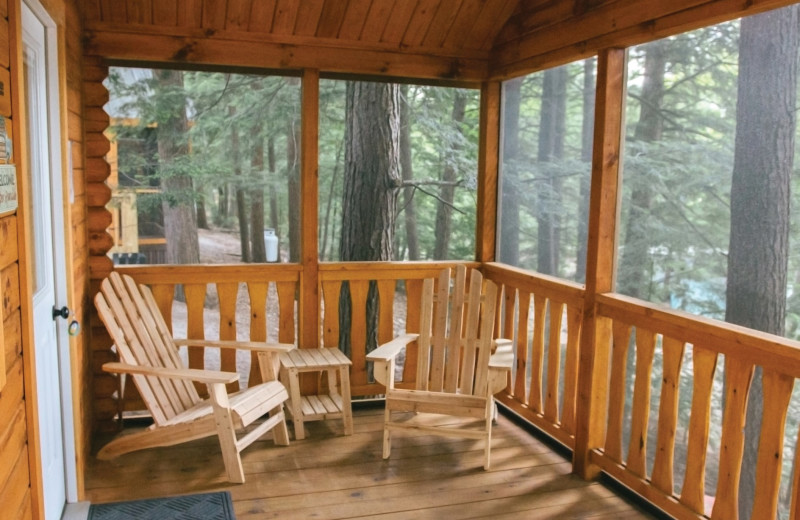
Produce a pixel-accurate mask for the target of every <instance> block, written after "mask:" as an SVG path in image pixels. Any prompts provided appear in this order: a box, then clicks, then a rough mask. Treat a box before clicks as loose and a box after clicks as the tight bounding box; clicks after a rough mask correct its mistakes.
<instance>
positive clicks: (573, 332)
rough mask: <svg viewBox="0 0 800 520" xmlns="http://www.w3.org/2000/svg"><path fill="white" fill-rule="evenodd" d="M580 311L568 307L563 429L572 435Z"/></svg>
mask: <svg viewBox="0 0 800 520" xmlns="http://www.w3.org/2000/svg"><path fill="white" fill-rule="evenodd" d="M582 322H583V313H582V312H581V310H580V309H578V308H576V307H572V306H567V354H566V359H565V361H564V404H563V407H564V408H563V411H562V413H561V427H562V428H563V429H564V431H566V432H567V433H568V434H570V435H574V434H575V406H576V399H577V393H578V359H579V356H580V351H579V349H580V342H581V323H582Z"/></svg>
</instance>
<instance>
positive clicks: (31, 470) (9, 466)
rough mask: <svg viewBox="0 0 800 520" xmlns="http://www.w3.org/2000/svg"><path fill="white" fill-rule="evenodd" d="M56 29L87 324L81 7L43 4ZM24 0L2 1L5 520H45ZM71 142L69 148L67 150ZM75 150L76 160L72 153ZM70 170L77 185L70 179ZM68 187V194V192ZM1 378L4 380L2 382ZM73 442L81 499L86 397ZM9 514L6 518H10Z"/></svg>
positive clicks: (71, 240)
mask: <svg viewBox="0 0 800 520" xmlns="http://www.w3.org/2000/svg"><path fill="white" fill-rule="evenodd" d="M41 4H42V5H43V7H44V8H45V9H46V10H47V11H48V13H49V14H50V16H51V18H52V19H53V21H54V22H55V23H56V24H57V26H58V33H59V36H58V38H59V61H60V64H59V65H60V71H61V77H60V78H59V83H60V88H61V93H60V96H61V106H62V110H63V113H62V117H61V126H62V136H64V140H65V143H64V144H63V154H64V157H63V158H64V179H63V184H64V186H65V187H66V186H70V185H71V186H72V196H73V198H71V199H69V200H67V199H66V194H65V211H64V217H65V222H64V236H65V242H66V254H67V258H65V259H62V260H63V261H64V262H65V264H66V269H67V272H68V273H70V275H69V279H68V293H69V294H68V297H67V299H68V302H69V306H70V308H71V310H72V311H73V316H76V317H77V319H78V320H79V321H80V322H81V323H85V322H86V319H85V315H84V314H85V311H86V308H87V307H86V305H85V303H84V302H85V301H87V298H86V293H87V291H88V275H87V269H86V258H87V256H88V250H87V241H86V195H85V189H84V186H85V184H84V175H83V172H84V160H83V157H84V151H83V141H84V138H83V118H82V102H81V99H82V88H81V87H82V81H81V67H80V63H81V60H82V52H81V45H82V42H81V36H80V34H81V30H80V27H81V23H82V22H81V17H80V13H79V10H78V6H77V2H75V1H73V0H41ZM20 5H21V4H20V0H1V1H0V81H2V82H3V84H4V85H3V86H4V88H3V89H2V91H3V92H4V95H3V96H2V97H0V115H2V116H4V117H6V118H10V119H11V121H10V122H11V124H10V125H9V127H10V128H9V130H10V134H11V135H12V138H13V140H14V141H13V144H14V152H15V154H14V159H13V161H14V162H15V163H16V166H17V185H18V192H19V208H18V209H17V211H15V212H13V213H11V214H4V215H2V216H0V294H2V300H1V303H2V305H1V306H0V309H1V311H0V316H2V326H3V333H2V341H0V347H3V346H4V349H0V350H2V354H3V363H0V367H5V372H4V374H3V375H4V376H5V385H3V386H2V387H0V461H2V463H1V464H0V504H2V510H3V512H2V515H4V518H40V517H41V516H42V514H43V505H42V504H43V502H42V496H41V475H40V470H39V455H38V439H37V428H38V421H37V419H36V406H35V404H34V401H35V396H36V383H35V382H34V377H33V363H32V362H30V361H29V360H30V359H31V357H32V325H31V319H30V294H29V291H28V290H27V289H26V287H27V280H28V277H29V275H28V269H29V266H28V265H27V263H28V261H27V258H28V257H29V255H30V249H29V245H28V244H29V243H30V242H29V240H28V238H29V237H26V229H27V226H26V224H25V222H26V218H27V217H26V215H25V209H24V207H25V204H26V199H25V197H26V195H25V188H26V187H27V185H28V181H27V172H26V168H25V161H26V159H25V152H24V150H23V148H24V146H25V144H24V138H20V136H22V135H24V133H25V130H24V129H25V127H24V121H23V118H20V117H18V115H19V114H21V113H24V110H23V109H22V108H21V107H23V106H24V104H23V101H22V100H21V99H20V97H19V93H20V92H21V90H22V85H23V80H22V73H21V66H20V65H21V59H22V48H21V41H20V34H21V25H20V24H21V22H20ZM67 142H69V143H70V144H69V145H68V144H67ZM70 152H71V154H72V155H71V157H66V154H68V153H70ZM68 165H71V166H72V179H71V182H70V179H69V177H68V175H69V172H68V170H67V167H68ZM65 189H66V188H65ZM87 349H88V335H85V334H80V335H78V336H76V337H73V338H71V344H70V351H71V353H72V368H73V379H72V380H73V387H74V388H76V389H81V388H82V385H81V384H80V383H79V382H80V381H82V380H83V379H85V378H86V377H87V374H89V373H90V370H89V367H88V363H89V359H90V358H89V356H87V355H86V352H87ZM2 379H3V377H0V381H2ZM73 397H74V402H73V407H74V409H75V414H76V416H75V418H74V422H75V429H76V431H75V437H76V439H78V443H79V445H78V446H77V458H78V473H79V474H78V475H77V479H78V486H79V489H78V493H79V495H82V494H83V489H82V487H83V475H82V468H83V464H82V460H83V458H84V457H85V454H86V452H87V447H88V440H89V435H88V433H87V432H88V431H89V430H90V426H91V415H90V414H89V413H86V412H87V411H90V407H89V408H88V409H86V408H85V407H83V406H82V405H81V403H85V402H87V400H88V399H89V398H90V396H89V395H88V393H86V392H84V393H80V390H78V391H76V393H75V394H74V396H73ZM6 515H7V516H6Z"/></svg>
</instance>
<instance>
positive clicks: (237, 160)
mask: <svg viewBox="0 0 800 520" xmlns="http://www.w3.org/2000/svg"><path fill="white" fill-rule="evenodd" d="M228 116H229V117H230V118H231V119H233V118H234V117H235V116H236V107H234V106H229V107H228ZM231 161H233V174H234V176H235V177H236V218H237V219H238V220H239V243H240V245H241V251H242V262H245V263H247V262H250V233H249V232H248V230H247V200H246V199H245V190H244V186H243V180H242V157H241V151H240V149H239V125H238V123H237V122H236V121H234V122H233V123H232V124H231Z"/></svg>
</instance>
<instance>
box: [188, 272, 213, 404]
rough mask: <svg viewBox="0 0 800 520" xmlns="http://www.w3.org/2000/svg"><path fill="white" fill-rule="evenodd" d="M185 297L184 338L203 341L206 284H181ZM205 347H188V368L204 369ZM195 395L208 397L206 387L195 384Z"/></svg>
mask: <svg viewBox="0 0 800 520" xmlns="http://www.w3.org/2000/svg"><path fill="white" fill-rule="evenodd" d="M183 292H184V294H185V295H186V337H187V338H189V339H205V337H206V336H205V325H204V323H203V320H204V317H203V305H204V304H205V301H206V284H183ZM204 353H205V347H189V367H190V368H205V360H204ZM194 386H195V388H196V389H197V393H198V394H200V395H201V396H207V395H208V389H207V388H206V385H204V384H201V383H195V384H194Z"/></svg>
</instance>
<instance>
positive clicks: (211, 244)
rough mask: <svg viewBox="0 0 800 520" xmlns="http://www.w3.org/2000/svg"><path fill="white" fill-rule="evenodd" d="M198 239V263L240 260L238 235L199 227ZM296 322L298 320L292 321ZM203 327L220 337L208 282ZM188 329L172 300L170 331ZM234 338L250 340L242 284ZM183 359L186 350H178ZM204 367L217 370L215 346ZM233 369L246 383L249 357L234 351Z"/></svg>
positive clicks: (400, 303) (401, 314)
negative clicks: (234, 365)
mask: <svg viewBox="0 0 800 520" xmlns="http://www.w3.org/2000/svg"><path fill="white" fill-rule="evenodd" d="M198 240H199V242H200V262H201V263H209V264H237V263H240V262H241V250H240V243H239V235H238V233H236V232H234V231H228V230H205V229H199V230H198ZM266 316H267V341H271V342H277V341H278V295H277V291H276V290H275V287H274V285H272V284H271V285H270V288H269V292H268V294H267V310H266ZM405 317H406V298H405V293H404V292H401V291H397V292H396V293H395V302H394V329H395V334H399V333H403V332H404V331H405ZM295 323H297V320H295ZM203 327H204V330H205V338H207V339H218V338H219V302H218V299H217V291H216V287H214V285H213V284H210V285H209V286H208V289H207V293H206V302H205V307H204V309H203ZM186 329H187V310H186V303H184V302H180V301H177V300H176V301H174V302H173V304H172V331H173V334H174V336H175V337H176V338H185V337H186ZM236 339H237V340H239V341H248V340H249V339H250V298H249V296H248V294H247V288H246V287H245V285H244V284H240V286H239V294H238V295H237V299H236ZM181 355H182V357H183V358H184V361H186V352H185V351H182V352H181ZM205 365H206V368H208V369H211V370H218V369H219V352H218V350H217V349H206V352H205ZM236 369H237V372H238V373H239V379H240V381H241V382H246V381H247V377H248V374H249V371H250V356H249V354H248V353H247V352H237V356H236Z"/></svg>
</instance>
